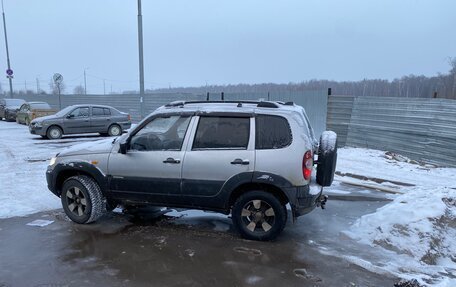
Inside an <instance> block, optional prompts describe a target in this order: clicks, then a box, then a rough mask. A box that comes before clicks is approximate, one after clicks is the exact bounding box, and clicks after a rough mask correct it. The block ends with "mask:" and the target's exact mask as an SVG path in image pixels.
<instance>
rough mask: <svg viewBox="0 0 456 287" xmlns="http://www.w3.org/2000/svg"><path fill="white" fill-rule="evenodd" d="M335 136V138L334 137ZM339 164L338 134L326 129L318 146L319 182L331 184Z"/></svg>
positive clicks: (320, 183)
mask: <svg viewBox="0 0 456 287" xmlns="http://www.w3.org/2000/svg"><path fill="white" fill-rule="evenodd" d="M334 137H335V138H334ZM336 164H337V135H336V133H334V132H332V131H324V132H323V133H322V134H321V137H320V146H319V148H318V165H317V183H318V184H319V185H321V186H331V184H332V182H333V180H334V173H335V172H336Z"/></svg>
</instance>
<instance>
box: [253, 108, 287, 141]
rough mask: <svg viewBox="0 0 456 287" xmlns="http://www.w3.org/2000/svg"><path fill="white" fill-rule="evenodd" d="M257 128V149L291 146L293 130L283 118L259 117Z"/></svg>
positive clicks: (256, 121)
mask: <svg viewBox="0 0 456 287" xmlns="http://www.w3.org/2000/svg"><path fill="white" fill-rule="evenodd" d="M255 128H256V130H255V148H256V149H279V148H284V147H287V146H289V145H290V144H291V141H292V134H291V128H290V125H289V124H288V121H287V120H286V119H285V118H283V117H280V116H271V115H258V116H257V117H256V119H255Z"/></svg>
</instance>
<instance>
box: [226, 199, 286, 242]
mask: <svg viewBox="0 0 456 287" xmlns="http://www.w3.org/2000/svg"><path fill="white" fill-rule="evenodd" d="M232 218H233V223H234V227H235V228H236V229H237V231H238V232H239V233H240V234H241V236H242V237H244V238H246V239H252V240H261V241H265V240H273V239H275V238H276V237H277V236H278V235H279V234H280V233H281V232H282V230H283V229H284V228H285V224H286V222H287V210H286V208H285V205H283V204H282V203H281V202H280V200H279V199H278V198H276V197H275V196H274V195H272V194H270V193H268V192H265V191H249V192H247V193H245V194H243V195H241V196H240V197H239V198H238V199H237V200H236V202H235V204H234V206H233V210H232Z"/></svg>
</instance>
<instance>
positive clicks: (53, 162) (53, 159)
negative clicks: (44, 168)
mask: <svg viewBox="0 0 456 287" xmlns="http://www.w3.org/2000/svg"><path fill="white" fill-rule="evenodd" d="M56 160H57V158H56V157H53V158H51V160H50V161H49V165H54V164H55V161H56Z"/></svg>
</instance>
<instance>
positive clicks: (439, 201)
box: [348, 188, 456, 270]
mask: <svg viewBox="0 0 456 287" xmlns="http://www.w3.org/2000/svg"><path fill="white" fill-rule="evenodd" d="M348 234H349V235H351V236H352V237H353V238H355V239H357V240H359V241H360V242H362V243H366V244H369V245H372V246H380V247H382V248H385V249H388V250H391V251H395V252H397V253H399V254H406V255H409V256H412V257H413V258H415V259H417V260H418V261H419V262H420V263H422V264H427V265H439V266H442V267H449V268H450V269H451V268H453V269H455V270H456V190H453V189H449V188H436V189H433V190H429V189H415V190H414V191H413V192H409V193H406V194H403V195H400V196H398V197H397V198H396V199H395V200H394V201H393V202H392V203H390V204H387V205H385V206H384V207H382V208H379V209H378V210H377V211H376V212H375V213H373V214H368V215H364V216H362V217H361V218H360V219H358V220H357V221H356V222H355V223H354V224H353V226H352V227H351V230H350V233H348Z"/></svg>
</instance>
